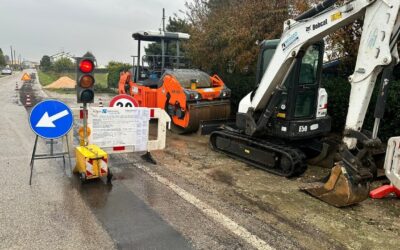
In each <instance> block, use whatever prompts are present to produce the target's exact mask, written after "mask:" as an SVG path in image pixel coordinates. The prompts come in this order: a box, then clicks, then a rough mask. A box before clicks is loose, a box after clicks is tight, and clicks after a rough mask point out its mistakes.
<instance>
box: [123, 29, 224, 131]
mask: <svg viewBox="0 0 400 250" xmlns="http://www.w3.org/2000/svg"><path fill="white" fill-rule="evenodd" d="M133 38H134V39H135V40H136V41H138V55H137V57H136V58H137V65H136V66H135V67H134V73H133V76H132V74H131V73H130V72H125V73H122V74H121V76H120V80H119V93H120V94H128V95H131V96H132V97H133V98H134V99H135V100H136V101H137V103H138V104H139V106H140V107H149V108H162V109H165V110H166V112H167V113H168V114H169V115H170V116H171V120H172V123H173V125H174V126H173V127H174V129H173V131H175V132H178V133H189V132H194V131H197V130H198V128H199V126H200V123H201V122H203V121H209V120H218V119H227V118H229V116H230V108H231V105H230V97H231V90H230V89H228V88H227V87H226V85H225V83H224V82H223V81H222V79H221V78H220V77H219V76H218V75H212V76H210V75H209V74H207V73H205V72H203V71H201V70H198V69H190V67H189V66H188V61H187V60H186V59H185V57H184V56H182V55H181V52H180V42H181V41H182V40H187V39H189V35H188V34H185V33H178V32H165V31H145V32H137V33H134V34H133ZM142 41H145V42H156V43H158V44H161V55H145V56H143V57H141V55H140V52H141V51H140V50H141V42H142ZM173 45H176V47H173V48H174V50H175V52H176V54H175V55H170V54H168V53H167V52H168V51H172V49H171V46H173ZM132 78H133V79H132Z"/></svg>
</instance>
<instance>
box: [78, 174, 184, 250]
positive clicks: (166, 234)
mask: <svg viewBox="0 0 400 250" xmlns="http://www.w3.org/2000/svg"><path fill="white" fill-rule="evenodd" d="M113 170H114V172H115V179H114V180H113V184H112V185H107V184H106V183H105V182H104V181H103V180H99V179H97V180H92V181H89V182H87V183H85V184H83V185H81V184H80V182H79V180H78V178H77V177H76V176H73V177H72V178H73V180H72V186H73V188H76V189H77V190H78V191H79V193H80V194H81V197H82V198H83V200H84V201H85V203H86V204H87V205H88V207H89V208H90V209H91V211H92V212H93V214H94V215H95V216H96V218H97V219H98V220H99V221H100V222H101V224H102V225H103V227H104V228H105V229H106V231H107V232H108V233H109V234H110V236H111V238H112V239H113V240H114V241H115V242H116V246H117V248H119V249H191V246H190V243H188V241H187V240H186V239H185V238H184V237H183V236H182V235H181V234H180V233H179V232H177V231H176V230H175V229H174V228H172V227H171V226H170V225H169V224H168V223H167V222H165V221H164V220H163V219H162V218H161V217H160V216H159V215H158V214H157V213H156V212H155V211H154V210H152V209H151V208H150V207H149V206H147V205H146V204H145V203H144V202H143V201H142V200H141V199H140V198H138V197H137V196H136V195H135V194H133V193H132V192H131V191H130V190H129V189H128V188H127V187H125V186H124V185H123V184H122V183H121V181H120V180H127V179H133V176H132V172H131V171H130V170H129V169H123V170H121V169H118V168H113Z"/></svg>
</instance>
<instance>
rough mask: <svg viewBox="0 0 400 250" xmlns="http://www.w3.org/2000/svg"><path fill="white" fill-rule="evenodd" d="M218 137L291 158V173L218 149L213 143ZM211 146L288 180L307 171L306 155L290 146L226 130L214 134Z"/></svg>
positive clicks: (211, 137)
mask: <svg viewBox="0 0 400 250" xmlns="http://www.w3.org/2000/svg"><path fill="white" fill-rule="evenodd" d="M216 136H222V137H225V138H230V139H234V140H239V141H241V142H243V143H242V144H244V145H251V146H257V147H258V148H260V149H265V151H269V152H271V151H272V152H276V153H278V154H279V155H281V156H285V157H287V158H289V159H290V161H291V163H292V165H291V168H290V171H289V172H286V173H285V172H284V171H283V169H281V168H279V166H276V165H275V166H267V165H263V166H261V165H259V164H257V163H255V162H252V161H249V160H247V159H245V158H242V157H238V156H236V155H232V154H230V153H229V152H227V151H224V150H222V149H219V148H217V147H216V145H214V144H213V142H214V141H216V140H212V139H213V138H215V137H216ZM210 145H211V148H212V149H213V150H215V151H217V152H221V153H223V154H225V155H228V156H229V157H232V158H235V159H238V160H240V161H243V162H245V163H248V164H250V165H252V166H255V167H257V168H261V169H263V170H266V171H268V172H270V173H273V174H276V175H280V176H284V177H287V178H290V177H295V176H299V175H301V174H303V173H304V172H305V171H306V170H307V163H306V156H305V154H304V153H303V152H302V151H301V150H300V149H298V148H295V147H291V146H290V145H284V144H276V143H272V142H268V141H265V140H260V139H257V138H253V137H250V136H246V135H243V134H238V133H234V132H230V131H226V130H224V131H216V132H213V133H212V134H211V136H210Z"/></svg>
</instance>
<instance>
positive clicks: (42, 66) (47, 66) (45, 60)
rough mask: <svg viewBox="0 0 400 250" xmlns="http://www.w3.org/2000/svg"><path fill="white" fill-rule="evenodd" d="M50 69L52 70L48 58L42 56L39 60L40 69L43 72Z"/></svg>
mask: <svg viewBox="0 0 400 250" xmlns="http://www.w3.org/2000/svg"><path fill="white" fill-rule="evenodd" d="M51 68H52V63H51V59H50V57H49V56H47V55H44V56H43V57H42V59H41V60H40V69H41V70H43V71H49V70H50V69H51Z"/></svg>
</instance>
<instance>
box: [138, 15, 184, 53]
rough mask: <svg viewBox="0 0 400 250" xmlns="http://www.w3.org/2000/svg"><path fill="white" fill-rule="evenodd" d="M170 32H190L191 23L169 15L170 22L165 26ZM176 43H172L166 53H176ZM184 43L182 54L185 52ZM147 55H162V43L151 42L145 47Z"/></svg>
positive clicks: (181, 48) (181, 49)
mask: <svg viewBox="0 0 400 250" xmlns="http://www.w3.org/2000/svg"><path fill="white" fill-rule="evenodd" d="M165 29H166V30H167V31H169V32H182V33H189V31H190V26H189V23H188V22H187V21H186V20H185V19H182V18H179V17H178V16H176V15H175V16H173V17H169V19H168V24H167V26H166V28H165ZM174 45H175V44H170V45H169V46H168V47H167V48H166V51H165V54H166V55H172V56H175V55H176V46H174ZM184 47H185V46H184V45H183V46H181V47H180V51H181V54H184V53H185V49H184ZM145 53H146V55H150V56H151V55H161V53H162V51H161V44H160V43H150V44H149V45H148V46H147V48H145Z"/></svg>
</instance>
